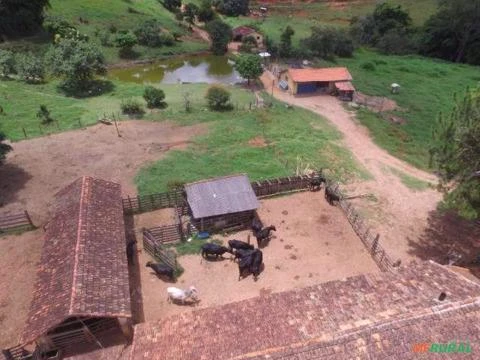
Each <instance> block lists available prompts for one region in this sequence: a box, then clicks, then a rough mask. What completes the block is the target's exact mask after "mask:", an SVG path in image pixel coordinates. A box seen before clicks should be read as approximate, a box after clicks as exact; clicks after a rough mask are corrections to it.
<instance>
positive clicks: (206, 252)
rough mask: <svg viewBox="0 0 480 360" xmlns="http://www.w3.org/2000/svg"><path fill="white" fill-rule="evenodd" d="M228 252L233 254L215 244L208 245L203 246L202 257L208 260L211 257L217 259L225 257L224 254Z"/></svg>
mask: <svg viewBox="0 0 480 360" xmlns="http://www.w3.org/2000/svg"><path fill="white" fill-rule="evenodd" d="M226 252H228V253H230V254H233V252H232V250H230V249H229V248H227V247H225V246H221V245H217V244H213V243H206V244H203V245H202V257H204V258H206V257H208V256H210V255H215V258H218V257H219V256H221V257H223V254H225V253H226Z"/></svg>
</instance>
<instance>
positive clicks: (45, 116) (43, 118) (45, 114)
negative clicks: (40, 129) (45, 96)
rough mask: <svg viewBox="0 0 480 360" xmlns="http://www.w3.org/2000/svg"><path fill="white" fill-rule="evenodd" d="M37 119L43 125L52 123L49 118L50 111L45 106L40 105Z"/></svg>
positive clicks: (51, 119)
mask: <svg viewBox="0 0 480 360" xmlns="http://www.w3.org/2000/svg"><path fill="white" fill-rule="evenodd" d="M37 118H38V119H40V122H41V123H42V124H43V125H46V124H49V123H51V122H53V118H52V117H51V116H50V111H49V110H48V108H47V106H46V105H40V109H39V110H38V112H37Z"/></svg>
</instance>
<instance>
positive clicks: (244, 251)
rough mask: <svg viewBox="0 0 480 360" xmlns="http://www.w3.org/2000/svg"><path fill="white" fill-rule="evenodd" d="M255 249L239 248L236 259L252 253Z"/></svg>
mask: <svg viewBox="0 0 480 360" xmlns="http://www.w3.org/2000/svg"><path fill="white" fill-rule="evenodd" d="M254 251H255V250H253V249H237V250H235V252H234V260H237V259H241V258H243V257H245V256H249V255H251V254H252V253H253V252H254Z"/></svg>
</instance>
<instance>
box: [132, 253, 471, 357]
mask: <svg viewBox="0 0 480 360" xmlns="http://www.w3.org/2000/svg"><path fill="white" fill-rule="evenodd" d="M441 292H445V293H446V294H447V298H446V299H445V300H444V301H443V302H440V301H439V300H438V297H439V295H440V293H441ZM479 296H480V286H479V285H478V284H476V283H474V282H471V281H470V280H468V279H466V278H464V277H463V276H461V275H458V274H456V273H454V272H452V271H450V270H449V269H447V268H446V267H443V266H441V265H438V264H436V263H433V262H426V263H421V264H416V263H413V264H410V265H408V266H406V267H404V268H401V269H400V270H399V272H398V273H395V274H392V273H381V274H368V275H360V276H355V277H351V278H347V279H345V280H338V281H331V282H327V283H322V284H319V285H316V286H310V287H306V288H303V289H296V290H291V291H286V292H282V293H275V294H270V295H267V296H260V297H256V298H252V299H248V300H244V301H239V302H235V303H231V304H226V305H223V306H219V307H213V308H206V309H200V310H196V311H193V312H190V313H184V314H181V315H178V316H172V317H170V318H168V319H165V320H163V321H160V322H157V323H143V324H138V325H137V326H135V335H134V340H133V343H132V346H131V348H130V358H129V359H130V360H146V359H148V360H157V359H158V360H159V359H169V360H180V359H181V360H194V359H195V360H196V359H209V360H226V359H236V360H240V359H258V360H260V359H267V358H268V359H292V360H293V359H296V360H298V359H301V360H308V359H332V360H333V359H336V360H337V359H338V360H345V359H352V358H360V359H387V358H388V359H411V358H412V355H417V354H413V353H412V347H413V345H414V344H416V343H422V342H440V343H446V342H450V341H452V339H453V340H455V339H458V341H462V340H463V341H469V342H470V343H471V344H476V343H477V342H478V340H480V298H479Z"/></svg>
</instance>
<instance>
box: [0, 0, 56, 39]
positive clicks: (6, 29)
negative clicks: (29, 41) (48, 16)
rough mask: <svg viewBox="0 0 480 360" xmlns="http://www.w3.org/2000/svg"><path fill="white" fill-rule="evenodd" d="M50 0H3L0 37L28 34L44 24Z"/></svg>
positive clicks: (0, 4)
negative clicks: (45, 12) (45, 11)
mask: <svg viewBox="0 0 480 360" xmlns="http://www.w3.org/2000/svg"><path fill="white" fill-rule="evenodd" d="M48 6H49V0H1V1H0V38H2V37H3V36H6V37H10V36H19V35H27V34H30V33H33V32H34V31H36V30H38V29H39V28H40V27H41V26H42V22H43V18H44V10H45V8H46V7H48Z"/></svg>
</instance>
